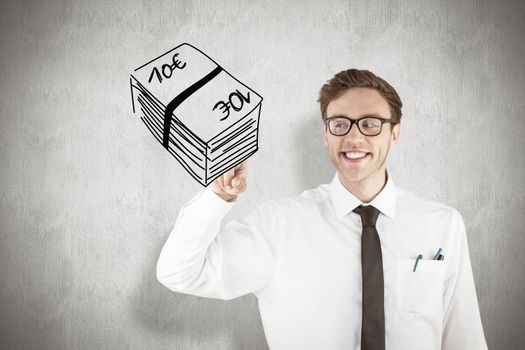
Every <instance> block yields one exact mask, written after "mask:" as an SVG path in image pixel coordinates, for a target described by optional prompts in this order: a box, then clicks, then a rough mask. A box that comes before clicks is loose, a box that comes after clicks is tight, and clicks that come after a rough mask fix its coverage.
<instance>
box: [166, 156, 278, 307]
mask: <svg viewBox="0 0 525 350" xmlns="http://www.w3.org/2000/svg"><path fill="white" fill-rule="evenodd" d="M246 171H247V165H246V162H244V163H242V164H240V165H238V166H237V167H236V168H234V169H232V170H230V171H229V172H228V173H226V174H224V175H222V176H221V177H220V178H218V179H217V180H215V181H214V182H213V184H212V185H210V186H209V187H208V188H205V189H204V190H203V191H201V193H199V194H198V195H197V196H196V197H195V198H194V199H193V200H192V201H190V203H188V204H187V205H185V206H184V207H183V208H182V209H181V210H180V212H179V216H178V218H177V221H176V223H175V226H174V228H173V230H172V232H171V233H170V235H169V237H168V240H167V241H166V243H165V245H164V247H163V248H162V251H161V253H160V257H159V260H158V262H157V279H158V280H159V282H161V283H162V284H163V285H165V286H166V287H167V288H169V289H171V290H172V291H174V292H179V293H186V294H192V295H196V296H202V297H208V298H217V299H223V300H228V299H232V298H235V297H238V296H241V295H244V294H247V293H251V292H256V291H258V290H260V289H262V288H263V287H264V286H265V285H266V284H267V283H268V281H269V280H270V278H271V275H272V273H273V267H274V263H275V244H276V243H275V242H274V241H273V239H272V238H271V232H268V229H267V225H266V223H267V222H268V220H267V219H268V218H267V217H265V216H267V215H271V214H269V213H268V211H267V210H266V211H265V210H256V211H253V212H252V213H251V214H250V215H248V216H247V217H246V218H245V219H244V220H242V221H240V222H239V221H231V222H229V223H228V224H226V225H224V227H223V228H222V229H221V220H222V219H223V217H224V216H225V215H226V213H227V212H228V211H229V210H230V209H231V207H232V206H233V205H234V203H235V202H234V200H235V198H236V197H237V195H238V194H239V193H241V192H243V191H244V190H245V189H246Z"/></svg>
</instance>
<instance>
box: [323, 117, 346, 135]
mask: <svg viewBox="0 0 525 350" xmlns="http://www.w3.org/2000/svg"><path fill="white" fill-rule="evenodd" d="M350 125H351V123H350V121H349V120H347V119H344V118H333V119H330V120H329V121H328V127H329V128H330V132H331V133H332V134H334V135H344V134H346V133H347V132H348V129H350Z"/></svg>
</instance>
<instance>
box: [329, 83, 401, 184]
mask: <svg viewBox="0 0 525 350" xmlns="http://www.w3.org/2000/svg"><path fill="white" fill-rule="evenodd" d="M373 114H375V115H377V116H381V117H383V118H385V119H390V117H391V114H390V108H389V105H388V102H387V101H386V100H385V99H384V98H383V96H381V94H379V92H378V91H376V90H373V89H369V88H351V89H348V90H347V91H346V92H344V93H343V94H342V95H341V96H339V97H338V98H337V99H334V100H332V101H330V103H329V104H328V107H327V111H326V117H327V118H330V117H334V116H345V117H348V118H351V119H358V118H360V117H362V116H364V115H373ZM399 128H400V125H399V124H396V125H395V126H394V128H393V129H392V130H391V127H390V125H389V124H383V128H382V130H381V133H380V134H379V135H377V136H364V135H363V134H361V132H360V131H359V130H358V128H357V125H356V124H354V125H353V126H352V128H351V129H350V131H349V132H348V134H346V135H345V136H334V135H332V134H331V133H330V131H329V130H328V128H327V127H325V128H324V141H325V144H326V146H327V148H328V153H329V155H330V159H331V160H332V163H334V165H335V167H336V168H337V170H338V172H339V179H340V180H341V183H342V184H343V185H345V187H349V185H351V184H352V183H361V184H368V183H370V184H375V182H376V181H382V179H383V180H384V178H383V174H384V173H385V168H386V164H385V161H386V157H387V155H388V151H389V150H390V147H392V146H393V145H394V144H395V143H396V142H397V140H398V138H399ZM360 153H361V154H360Z"/></svg>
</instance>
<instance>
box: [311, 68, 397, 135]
mask: <svg viewBox="0 0 525 350" xmlns="http://www.w3.org/2000/svg"><path fill="white" fill-rule="evenodd" d="M355 87H364V88H371V89H374V90H377V91H378V92H379V93H380V94H381V96H383V97H384V98H385V100H386V101H387V102H388V105H389V106H390V113H391V114H392V116H391V118H392V119H393V123H392V124H391V125H394V124H397V123H399V122H400V121H401V107H402V106H403V103H402V102H401V99H400V98H399V95H398V94H397V92H396V90H395V89H394V88H393V87H392V86H391V85H390V84H389V83H387V82H386V81H385V80H383V79H381V78H380V77H378V76H377V75H375V74H374V73H372V72H370V71H367V70H359V69H348V70H346V71H342V72H339V73H337V74H336V75H335V76H334V77H333V78H332V79H330V80H328V81H327V82H326V84H324V85H323V87H322V88H321V90H320V91H319V99H318V100H317V102H319V104H320V108H321V116H322V117H323V120H324V119H325V118H326V109H327V108H328V104H329V103H330V101H332V100H334V99H336V98H338V97H339V96H341V95H342V94H343V93H344V92H345V91H346V90H348V89H351V88H355Z"/></svg>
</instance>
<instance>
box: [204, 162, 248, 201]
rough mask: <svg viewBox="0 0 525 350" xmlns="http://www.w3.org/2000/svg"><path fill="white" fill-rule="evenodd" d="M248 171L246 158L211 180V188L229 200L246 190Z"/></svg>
mask: <svg viewBox="0 0 525 350" xmlns="http://www.w3.org/2000/svg"><path fill="white" fill-rule="evenodd" d="M247 172H248V160H245V161H244V162H242V163H240V164H238V165H236V166H235V167H234V168H232V169H230V170H228V171H227V172H225V173H224V174H222V175H221V176H219V177H218V178H216V179H215V181H213V182H212V184H211V188H212V190H213V192H215V193H216V194H217V195H218V196H219V197H221V198H222V199H224V200H225V201H228V202H231V201H233V200H235V199H236V198H237V195H238V194H239V193H241V192H244V191H245V190H246V186H247V184H246V175H247Z"/></svg>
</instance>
